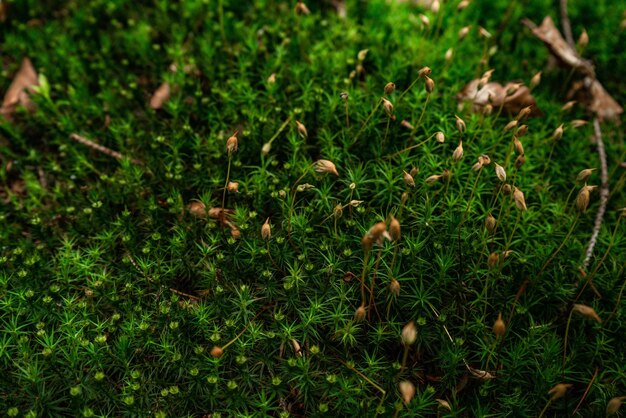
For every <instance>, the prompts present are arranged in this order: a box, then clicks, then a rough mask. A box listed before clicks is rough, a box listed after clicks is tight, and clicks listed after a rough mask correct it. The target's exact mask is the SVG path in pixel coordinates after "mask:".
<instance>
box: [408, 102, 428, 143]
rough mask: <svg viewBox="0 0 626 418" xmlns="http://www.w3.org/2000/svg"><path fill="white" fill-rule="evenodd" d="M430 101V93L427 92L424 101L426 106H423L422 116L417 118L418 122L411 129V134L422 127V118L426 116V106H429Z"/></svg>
mask: <svg viewBox="0 0 626 418" xmlns="http://www.w3.org/2000/svg"><path fill="white" fill-rule="evenodd" d="M429 101H430V93H427V94H426V101H425V102H424V107H422V113H420V117H419V119H418V120H417V124H416V125H415V127H414V128H413V130H412V131H411V136H413V135H414V134H415V133H416V132H417V129H418V128H419V127H420V124H421V123H422V119H423V118H424V113H426V107H427V106H428V102H429Z"/></svg>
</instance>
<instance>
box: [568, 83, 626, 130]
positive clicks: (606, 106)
mask: <svg viewBox="0 0 626 418" xmlns="http://www.w3.org/2000/svg"><path fill="white" fill-rule="evenodd" d="M567 97H568V99H571V98H574V97H576V100H577V101H578V102H580V103H581V104H583V105H584V106H585V107H587V109H589V110H590V111H592V112H593V113H595V114H596V115H597V116H598V119H600V121H603V120H607V119H610V120H619V118H620V115H621V114H622V113H623V112H624V109H623V108H622V107H621V106H620V105H619V103H617V102H616V101H615V99H613V97H611V95H610V94H609V93H608V92H607V91H606V90H605V88H604V87H603V86H602V84H601V83H600V82H599V81H598V80H596V79H594V78H591V77H585V78H584V79H583V80H581V81H577V82H575V83H574V84H573V85H572V88H571V89H570V91H569V92H568V94H567Z"/></svg>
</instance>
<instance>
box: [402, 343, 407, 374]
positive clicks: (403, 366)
mask: <svg viewBox="0 0 626 418" xmlns="http://www.w3.org/2000/svg"><path fill="white" fill-rule="evenodd" d="M408 357H409V345H408V344H404V354H402V366H401V367H400V374H402V372H403V371H404V368H405V367H406V360H407V358H408Z"/></svg>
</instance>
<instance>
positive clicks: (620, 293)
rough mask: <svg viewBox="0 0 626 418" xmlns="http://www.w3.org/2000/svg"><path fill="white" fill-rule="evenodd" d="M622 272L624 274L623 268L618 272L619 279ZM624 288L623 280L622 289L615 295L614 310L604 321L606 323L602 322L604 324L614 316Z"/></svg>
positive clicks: (625, 286)
mask: <svg viewBox="0 0 626 418" xmlns="http://www.w3.org/2000/svg"><path fill="white" fill-rule="evenodd" d="M623 272H624V267H622V271H621V272H620V274H619V275H618V277H620V276H621V275H622V273H623ZM624 288H626V280H624V283H622V287H621V289H620V290H619V294H618V295H617V302H615V308H613V311H612V312H611V315H609V317H608V318H607V319H606V321H604V323H605V324H606V323H607V322H609V321H610V320H611V319H612V318H613V316H615V313H616V312H617V308H618V307H619V304H620V302H621V301H622V295H623V294H624Z"/></svg>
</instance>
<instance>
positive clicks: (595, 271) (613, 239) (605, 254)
mask: <svg viewBox="0 0 626 418" xmlns="http://www.w3.org/2000/svg"><path fill="white" fill-rule="evenodd" d="M622 218H623V216H621V215H620V217H619V218H617V222H616V223H615V228H614V229H613V235H611V241H610V242H609V246H608V247H607V249H606V251H605V252H604V254H603V255H602V258H601V259H600V261H599V262H598V264H597V265H596V267H595V268H594V269H593V271H592V272H591V273H590V274H588V275H587V277H586V280H585V284H584V285H583V287H582V289H580V291H579V292H578V295H577V296H576V299H574V303H576V302H577V301H578V299H579V298H580V297H581V296H582V294H583V292H584V291H585V289H586V288H587V286H588V285H589V284H591V279H592V278H593V276H595V274H596V273H597V272H598V270H600V267H601V266H602V263H604V260H606V257H607V256H608V255H609V252H610V251H611V250H612V249H613V245H614V244H615V236H616V235H617V229H618V228H619V224H620V221H621V220H622Z"/></svg>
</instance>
